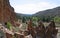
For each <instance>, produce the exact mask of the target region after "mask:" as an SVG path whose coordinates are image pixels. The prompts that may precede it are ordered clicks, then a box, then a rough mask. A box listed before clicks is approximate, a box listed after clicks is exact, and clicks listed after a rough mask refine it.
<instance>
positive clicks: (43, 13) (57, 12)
mask: <svg viewBox="0 0 60 38" xmlns="http://www.w3.org/2000/svg"><path fill="white" fill-rule="evenodd" d="M33 16H38V17H40V16H45V17H46V16H51V17H54V16H60V7H56V8H53V9H48V10H44V11H39V12H37V13H36V14H34V15H33Z"/></svg>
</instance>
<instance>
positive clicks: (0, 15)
mask: <svg viewBox="0 0 60 38" xmlns="http://www.w3.org/2000/svg"><path fill="white" fill-rule="evenodd" d="M15 19H16V17H15V12H14V8H13V7H11V5H10V2H9V0H0V22H1V23H4V22H7V21H11V22H12V21H14V20H15Z"/></svg>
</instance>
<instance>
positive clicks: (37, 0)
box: [10, 0, 60, 14]
mask: <svg viewBox="0 0 60 38" xmlns="http://www.w3.org/2000/svg"><path fill="white" fill-rule="evenodd" d="M10 4H11V6H12V7H13V8H14V9H15V12H16V13H22V14H35V13H36V12H38V11H43V10H46V9H52V8H55V7H58V6H60V0H10Z"/></svg>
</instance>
